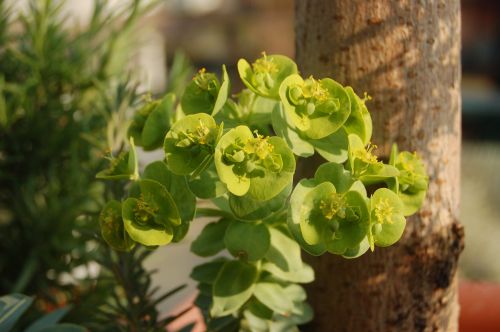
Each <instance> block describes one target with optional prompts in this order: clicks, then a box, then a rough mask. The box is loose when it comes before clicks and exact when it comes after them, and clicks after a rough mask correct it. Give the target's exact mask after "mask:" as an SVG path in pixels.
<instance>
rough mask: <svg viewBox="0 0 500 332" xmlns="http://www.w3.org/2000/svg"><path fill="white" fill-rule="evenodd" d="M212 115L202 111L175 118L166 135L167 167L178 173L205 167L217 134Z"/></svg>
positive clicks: (212, 150) (212, 151)
mask: <svg viewBox="0 0 500 332" xmlns="http://www.w3.org/2000/svg"><path fill="white" fill-rule="evenodd" d="M219 130H220V129H219V127H218V126H217V124H216V123H215V120H214V118H212V117H211V116H210V115H208V114H205V113H198V114H192V115H187V116H186V117H184V118H182V119H180V120H179V121H177V122H176V123H175V124H174V125H173V126H172V128H170V130H169V132H168V133H167V135H166V136H165V143H164V150H165V157H166V159H167V165H168V168H169V169H170V170H171V171H172V172H173V173H175V174H178V175H189V174H192V173H193V172H195V171H196V170H197V169H199V167H203V166H205V167H208V166H209V164H210V163H209V161H210V159H211V157H212V155H213V153H214V148H215V145H216V143H217V138H218V136H219Z"/></svg>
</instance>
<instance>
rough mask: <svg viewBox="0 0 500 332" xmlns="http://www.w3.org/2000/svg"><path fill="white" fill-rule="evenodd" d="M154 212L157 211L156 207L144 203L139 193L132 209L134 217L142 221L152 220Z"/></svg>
mask: <svg viewBox="0 0 500 332" xmlns="http://www.w3.org/2000/svg"><path fill="white" fill-rule="evenodd" d="M156 212H158V207H152V206H151V205H149V204H148V203H146V202H145V201H144V196H143V195H142V194H141V196H140V198H139V199H138V200H137V205H136V206H135V209H134V214H135V217H136V219H137V220H138V221H139V222H142V223H148V222H150V221H154V216H155V214H156Z"/></svg>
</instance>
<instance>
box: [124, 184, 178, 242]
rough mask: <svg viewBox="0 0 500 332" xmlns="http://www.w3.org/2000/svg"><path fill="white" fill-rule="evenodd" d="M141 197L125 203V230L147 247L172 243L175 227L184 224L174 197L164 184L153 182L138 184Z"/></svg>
mask: <svg viewBox="0 0 500 332" xmlns="http://www.w3.org/2000/svg"><path fill="white" fill-rule="evenodd" d="M139 187H140V196H139V197H138V198H134V197H130V198H127V199H126V200H125V202H123V206H122V215H123V222H124V224H125V230H126V231H127V233H128V234H129V235H130V237H131V238H132V239H133V240H134V241H136V242H139V243H142V244H144V245H146V246H156V245H165V244H167V243H169V242H171V241H172V239H173V236H174V228H176V227H179V226H180V225H181V219H180V217H179V212H178V211H177V207H176V206H175V203H174V200H173V199H172V196H170V194H169V193H168V191H167V190H166V189H165V187H164V186H163V185H161V184H160V183H158V182H156V181H152V180H141V181H139Z"/></svg>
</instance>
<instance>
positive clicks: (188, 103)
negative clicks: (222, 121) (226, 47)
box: [181, 66, 230, 116]
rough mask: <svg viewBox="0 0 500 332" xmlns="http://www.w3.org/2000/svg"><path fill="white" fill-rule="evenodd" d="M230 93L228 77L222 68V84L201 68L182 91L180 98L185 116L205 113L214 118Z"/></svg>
mask: <svg viewBox="0 0 500 332" xmlns="http://www.w3.org/2000/svg"><path fill="white" fill-rule="evenodd" d="M229 93H230V82H229V76H228V75H227V71H226V67H225V66H222V83H220V82H219V79H218V78H217V76H216V75H215V74H214V73H207V71H206V70H205V68H202V69H201V70H200V71H199V72H198V74H196V75H195V76H194V77H193V80H192V81H191V82H190V83H189V84H188V86H187V87H186V89H185V90H184V94H183V95H182V98H181V107H182V111H183V112H184V113H185V114H196V113H206V114H210V115H212V116H215V114H217V113H218V112H219V111H220V110H221V109H222V107H223V106H224V104H225V103H226V101H227V98H228V96H229Z"/></svg>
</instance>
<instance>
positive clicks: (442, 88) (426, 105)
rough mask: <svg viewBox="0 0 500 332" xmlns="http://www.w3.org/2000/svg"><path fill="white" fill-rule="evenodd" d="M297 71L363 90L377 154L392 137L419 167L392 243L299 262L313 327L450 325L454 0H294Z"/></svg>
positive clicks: (456, 103)
mask: <svg viewBox="0 0 500 332" xmlns="http://www.w3.org/2000/svg"><path fill="white" fill-rule="evenodd" d="M295 10H296V12H295V15H296V19H295V31H296V60H297V63H298V65H299V68H300V69H301V70H302V74H304V75H314V77H316V78H323V77H332V78H334V79H335V80H337V81H339V82H340V83H342V84H344V85H351V86H352V87H353V88H354V90H355V91H356V92H358V94H361V95H362V93H363V92H367V93H368V94H369V95H370V96H372V100H371V101H369V102H368V103H367V106H368V109H369V110H370V112H371V114H372V118H373V124H374V129H373V131H374V134H373V138H372V141H373V143H375V144H377V145H378V146H379V149H378V154H379V155H388V153H389V151H390V146H391V144H392V143H393V142H396V143H398V145H399V147H400V149H401V150H410V151H417V153H419V154H420V155H421V156H422V158H423V159H424V163H425V164H426V167H427V171H428V174H429V190H428V193H427V198H426V202H425V203H424V206H423V207H422V209H421V210H420V212H418V213H417V214H416V215H414V216H412V217H410V218H408V223H407V227H406V230H405V233H404V236H403V238H402V239H401V241H400V242H399V243H398V244H396V245H394V246H393V247H390V248H376V249H375V252H374V253H371V252H368V253H366V254H365V255H363V256H362V257H360V258H358V259H355V260H346V259H343V258H340V257H337V256H334V255H330V254H325V255H323V256H321V257H307V258H306V259H307V260H308V261H309V263H310V264H312V265H313V268H314V269H315V271H316V281H315V282H314V284H313V285H312V286H311V287H310V288H309V299H310V301H311V304H312V305H313V307H314V310H315V319H314V322H313V323H312V324H311V325H310V327H309V328H310V330H312V331H355V332H358V331H367V332H371V331H384V332H385V331H457V328H458V327H457V324H458V311H459V308H458V303H457V277H456V269H457V260H458V257H459V254H460V252H461V250H462V249H463V229H462V227H461V226H460V225H459V223H458V221H457V218H458V208H459V207H458V204H459V199H460V197H459V189H460V188H459V175H460V169H459V167H460V135H461V132H460V106H461V105H460V76H461V75H460V3H459V0H402V1H395V0H377V1H373V0H349V1H347V0H295Z"/></svg>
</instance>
